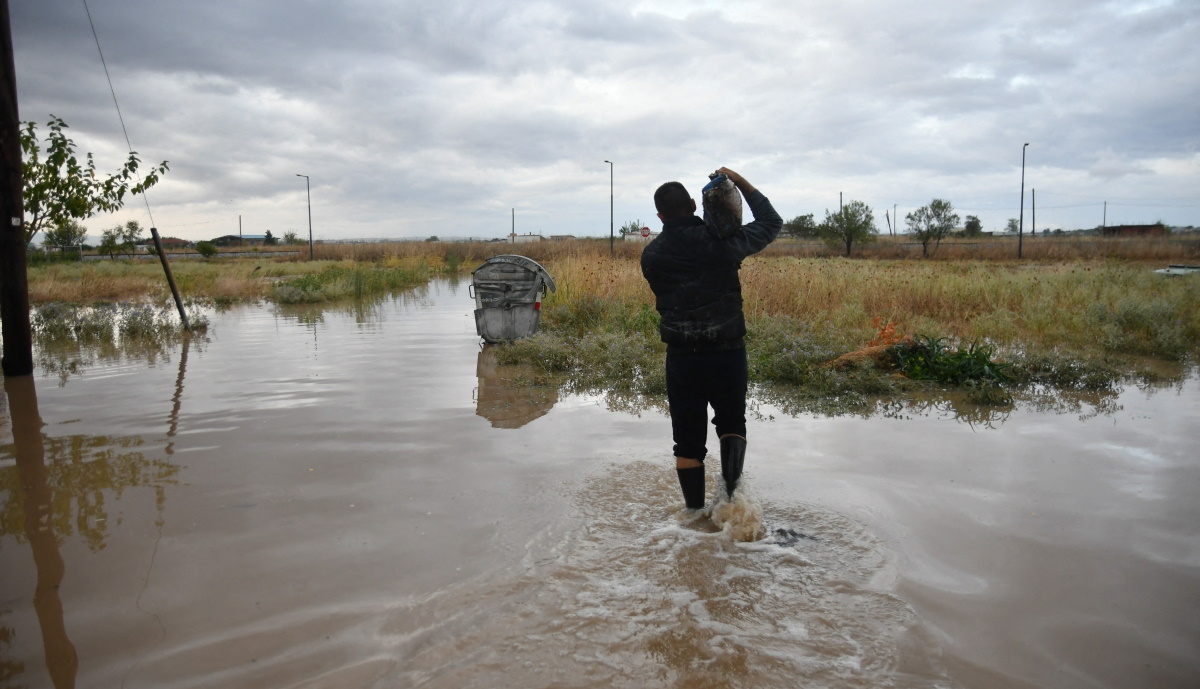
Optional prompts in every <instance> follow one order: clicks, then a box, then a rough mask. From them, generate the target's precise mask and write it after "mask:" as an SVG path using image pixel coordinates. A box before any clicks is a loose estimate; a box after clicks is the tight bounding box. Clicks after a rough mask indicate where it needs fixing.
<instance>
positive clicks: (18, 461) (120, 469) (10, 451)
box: [0, 336, 191, 689]
mask: <svg viewBox="0 0 1200 689" xmlns="http://www.w3.org/2000/svg"><path fill="white" fill-rule="evenodd" d="M190 344H191V338H190V337H186V336H185V337H184V338H183V342H182V346H181V349H180V353H179V371H178V375H177V377H176V381H175V395H174V397H173V398H172V407H171V411H170V413H169V414H168V420H169V426H168V429H167V438H168V440H169V442H168V444H167V447H166V454H167V455H168V456H170V455H171V454H173V453H174V440H173V439H174V437H175V435H176V433H177V431H178V427H179V412H180V406H181V404H182V398H183V388H184V375H185V373H186V370H187V359H188V350H189V347H190ZM152 351H153V352H154V355H153V356H154V357H157V356H159V355H161V354H162V351H161V349H159V348H157V347H155V348H153V349H152ZM118 358H119V357H118ZM110 360H113V359H110ZM64 382H65V380H64V379H62V378H60V386H61V385H62V384H64ZM4 390H5V397H6V400H7V411H8V413H9V414H8V419H7V420H8V421H9V422H10V424H11V433H12V443H11V444H6V445H0V458H5V457H11V458H12V459H13V464H10V465H3V466H0V495H4V496H5V500H4V502H3V504H2V505H0V536H9V537H12V538H13V540H14V541H15V542H17V543H25V544H28V546H29V549H30V551H31V552H32V554H33V560H34V564H35V567H36V570H37V586H36V590H35V592H34V598H33V605H34V609H35V610H36V612H37V620H38V624H39V626H40V628H41V633H42V641H43V647H44V653H45V661H46V670H47V673H48V674H49V675H50V678H51V681H52V683H53V685H54V687H55V688H56V689H63V688H64V687H74V686H75V679H76V672H77V670H78V666H79V659H78V655H77V652H76V649H75V645H74V644H73V643H72V642H71V639H70V638H69V637H68V635H67V629H66V624H65V621H64V615H63V605H62V602H61V599H60V597H59V588H60V586H61V584H62V581H63V578H64V576H65V572H66V566H65V563H64V560H63V557H62V556H61V554H60V548H61V547H62V546H63V545H64V544H65V543H66V542H67V541H68V540H69V539H70V538H71V537H73V536H77V537H78V538H79V539H80V540H81V541H82V542H83V543H85V544H86V545H87V548H88V549H89V550H91V551H93V552H96V551H100V550H103V549H104V548H105V547H106V545H107V539H108V537H109V530H110V528H111V527H112V521H111V520H110V514H109V513H110V510H111V509H112V505H111V504H110V502H115V501H119V500H120V499H121V497H122V496H123V495H124V494H126V492H127V491H129V490H130V489H132V488H150V489H151V490H152V491H153V492H154V504H155V508H156V519H155V526H156V527H158V528H159V529H161V527H162V525H163V513H164V511H165V508H166V486H168V485H175V484H176V483H177V482H178V474H179V471H180V467H178V466H176V465H174V464H172V463H171V462H170V461H169V460H168V459H156V458H150V457H147V456H146V453H145V452H144V451H143V449H142V448H143V446H144V445H145V443H144V441H143V440H142V438H141V436H138V435H130V436H109V435H66V436H51V435H49V434H46V433H44V432H43V427H44V424H43V422H42V419H41V415H40V412H39V409H38V400H37V391H36V386H35V383H34V378H33V376H19V377H14V378H5V379H4ZM0 544H3V541H2V540H0ZM147 576H148V574H147ZM12 634H13V631H12V630H10V629H9V628H7V627H2V628H0V646H3V645H8V644H9V643H11V638H12ZM24 671H25V666H24V663H9V662H7V661H6V662H5V663H4V664H2V665H0V681H6V680H8V679H10V678H15V677H17V676H19V675H21V674H23V673H24Z"/></svg>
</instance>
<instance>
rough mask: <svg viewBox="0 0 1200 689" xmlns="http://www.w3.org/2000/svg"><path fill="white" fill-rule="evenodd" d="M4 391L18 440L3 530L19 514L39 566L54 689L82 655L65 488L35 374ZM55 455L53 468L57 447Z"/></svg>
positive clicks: (0, 476)
mask: <svg viewBox="0 0 1200 689" xmlns="http://www.w3.org/2000/svg"><path fill="white" fill-rule="evenodd" d="M4 392H5V395H6V396H7V398H8V409H9V413H10V420H11V423H12V435H13V444H12V447H11V448H8V452H4V451H3V450H0V452H4V454H9V453H11V454H12V456H14V457H15V459H16V466H15V467H4V469H3V470H0V490H2V491H3V492H4V494H5V495H7V497H8V499H7V501H6V503H5V510H4V523H3V527H4V534H5V535H9V534H10V533H13V532H10V531H9V529H10V528H12V529H13V530H14V531H15V529H16V528H17V521H18V517H19V521H20V528H21V533H22V534H23V535H24V536H25V541H26V542H27V543H28V544H29V549H30V551H31V552H32V553H33V560H34V564H35V566H36V567H37V588H36V589H35V590H34V594H33V607H34V610H35V611H37V619H38V624H39V626H40V627H41V631H42V648H43V652H44V653H45V658H46V669H47V671H48V672H49V674H50V678H51V681H52V682H53V683H54V686H55V689H64V688H65V687H74V686H75V673H76V670H77V669H78V667H79V658H78V655H77V653H76V651H75V645H74V644H73V643H71V639H70V638H69V637H68V636H67V627H66V622H65V620H64V618H63V605H62V600H61V598H60V597H59V592H58V589H59V585H60V584H61V583H62V580H63V575H64V573H65V571H66V566H65V564H64V563H63V558H62V554H61V553H60V552H59V540H58V539H59V535H60V534H62V522H61V521H60V520H59V519H56V516H58V514H61V512H57V511H56V509H55V508H56V506H57V507H61V506H60V505H56V504H55V503H56V502H58V500H57V498H59V496H61V495H62V494H63V492H65V491H62V490H61V489H60V487H59V485H57V482H56V481H54V480H53V479H51V478H50V476H49V474H52V473H54V472H52V471H51V472H48V471H47V467H46V453H45V449H44V446H43V444H42V418H41V416H40V414H39V413H38V403H37V390H36V388H35V386H34V382H33V376H17V377H15V378H5V379H4ZM50 456H51V462H52V464H51V467H53V466H54V465H53V462H54V459H55V457H54V452H53V451H51V453H50ZM68 495H69V493H68ZM22 496H23V497H24V499H23V500H22V499H21V498H22ZM68 499H69V498H68ZM10 505H11V506H13V507H15V508H16V509H13V510H11V512H16V513H17V514H12V513H11V512H10V509H9V506H10ZM10 519H11V521H10ZM14 535H15V534H14ZM5 632H6V633H5V636H6V637H9V638H11V632H9V631H8V630H7V629H6V630H5ZM5 669H6V671H12V672H16V671H18V670H20V671H24V664H22V665H21V666H20V667H19V668H18V667H16V666H12V667H6V668H5ZM5 679H7V678H5Z"/></svg>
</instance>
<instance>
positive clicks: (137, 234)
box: [99, 220, 142, 260]
mask: <svg viewBox="0 0 1200 689" xmlns="http://www.w3.org/2000/svg"><path fill="white" fill-rule="evenodd" d="M141 238H142V225H141V223H139V222H138V221H136V220H130V221H129V222H127V223H125V224H124V225H116V226H115V227H111V228H109V229H107V230H105V231H104V234H102V235H101V237H100V248H99V251H100V253H101V254H104V255H105V256H108V257H109V258H111V259H113V260H116V258H117V254H128V255H129V256H132V255H133V254H134V252H135V251H137V244H138V242H139V241H140V240H141Z"/></svg>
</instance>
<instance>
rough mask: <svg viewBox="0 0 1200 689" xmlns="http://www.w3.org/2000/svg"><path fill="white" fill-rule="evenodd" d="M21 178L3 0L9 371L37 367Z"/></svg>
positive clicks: (2, 161)
mask: <svg viewBox="0 0 1200 689" xmlns="http://www.w3.org/2000/svg"><path fill="white" fill-rule="evenodd" d="M22 188H23V185H22V182H21V119H20V114H19V113H18V111H17V73H16V71H15V68H14V66H13V43H12V26H11V25H10V23H9V18H8V0H0V320H2V321H3V332H4V354H3V359H2V361H0V368H3V370H4V375H5V376H25V375H29V374H30V373H33V333H32V331H31V330H30V327H29V288H28V283H27V281H26V275H25V203H24V199H22V197H21V194H22Z"/></svg>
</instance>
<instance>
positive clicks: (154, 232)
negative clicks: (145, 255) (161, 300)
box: [150, 227, 192, 331]
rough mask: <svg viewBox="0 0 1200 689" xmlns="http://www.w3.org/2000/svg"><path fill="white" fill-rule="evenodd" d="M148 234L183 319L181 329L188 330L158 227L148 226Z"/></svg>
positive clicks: (185, 315) (188, 326) (190, 327)
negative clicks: (152, 238) (152, 239)
mask: <svg viewBox="0 0 1200 689" xmlns="http://www.w3.org/2000/svg"><path fill="white" fill-rule="evenodd" d="M150 236H151V237H154V248H155V249H156V250H157V251H158V260H159V261H162V267H163V272H164V273H166V274H167V284H168V285H170V286H171V296H172V297H175V308H177V309H179V320H181V321H183V329H184V330H188V331H190V330H191V329H192V326H190V325H188V319H187V313H185V312H184V310H183V300H181V299H180V298H179V288H178V287H176V286H175V276H174V275H171V264H170V263H167V252H165V251H163V245H162V240H161V239H159V237H158V228H157V227H151V228H150Z"/></svg>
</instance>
